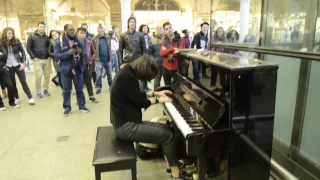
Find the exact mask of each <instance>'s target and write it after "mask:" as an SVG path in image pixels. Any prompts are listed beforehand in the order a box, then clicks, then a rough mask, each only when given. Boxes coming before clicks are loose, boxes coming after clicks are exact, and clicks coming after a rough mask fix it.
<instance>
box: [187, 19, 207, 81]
mask: <svg viewBox="0 0 320 180" xmlns="http://www.w3.org/2000/svg"><path fill="white" fill-rule="evenodd" d="M200 26H201V31H200V32H198V33H197V34H196V35H195V36H194V38H193V40H192V43H191V48H196V49H202V50H205V49H208V45H209V44H208V42H209V38H208V30H209V23H207V22H204V23H202V24H201V25H200ZM198 66H199V67H198V68H199V71H200V69H201V72H202V77H203V78H206V79H208V78H209V76H208V75H207V65H206V64H205V63H204V62H200V61H198Z"/></svg>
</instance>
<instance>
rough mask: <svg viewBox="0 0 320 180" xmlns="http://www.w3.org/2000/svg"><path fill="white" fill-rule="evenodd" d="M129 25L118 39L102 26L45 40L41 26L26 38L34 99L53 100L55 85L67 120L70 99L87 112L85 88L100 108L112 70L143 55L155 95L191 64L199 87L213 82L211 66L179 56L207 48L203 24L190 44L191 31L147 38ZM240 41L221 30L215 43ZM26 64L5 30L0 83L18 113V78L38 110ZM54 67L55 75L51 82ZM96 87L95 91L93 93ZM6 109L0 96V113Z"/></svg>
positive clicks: (164, 28)
mask: <svg viewBox="0 0 320 180" xmlns="http://www.w3.org/2000/svg"><path fill="white" fill-rule="evenodd" d="M127 23H128V30H127V31H126V32H124V33H122V34H119V28H118V27H117V26H113V27H112V30H110V31H108V32H107V31H106V28H105V27H104V26H103V25H99V26H98V29H97V35H93V34H91V33H89V32H88V25H87V24H82V25H81V27H79V28H77V29H74V27H73V26H72V25H71V24H66V25H65V26H64V31H63V33H60V32H59V31H57V30H51V31H50V33H49V34H48V35H47V34H46V33H45V32H46V25H45V23H43V22H39V23H38V27H37V30H36V31H34V32H33V33H32V34H31V35H30V36H29V37H28V39H27V43H26V49H27V53H28V54H29V56H30V59H32V60H33V65H34V71H35V86H36V88H35V89H36V97H37V98H39V99H40V98H43V96H51V94H50V92H49V83H50V80H51V81H52V82H53V83H54V84H55V85H57V86H60V87H61V89H62V95H63V107H64V114H65V115H66V116H67V115H69V114H70V113H71V105H70V97H71V95H72V94H75V95H76V96H77V104H78V106H79V109H80V110H81V111H83V112H89V109H88V108H87V107H86V106H85V104H86V101H85V96H84V93H83V88H84V86H85V87H86V89H87V92H88V95H89V101H91V102H93V103H98V102H99V101H98V99H97V98H96V97H95V94H100V93H101V92H102V84H103V83H102V79H103V78H104V77H106V78H107V82H108V85H109V87H110V86H111V85H112V79H113V77H112V71H113V69H114V71H115V72H118V71H119V70H120V69H121V68H122V67H123V66H124V64H127V63H131V62H133V61H134V60H135V59H137V58H138V57H140V56H142V55H144V54H147V55H150V56H152V57H153V58H154V60H155V61H156V63H157V65H158V69H159V73H158V75H157V77H156V78H155V79H154V89H157V88H158V87H160V82H161V79H162V77H163V80H164V83H165V85H170V84H171V82H172V80H174V79H175V78H176V77H177V75H176V73H177V72H179V73H180V74H183V75H187V74H188V69H189V64H192V67H193V68H192V71H193V76H194V80H195V81H198V82H200V74H202V77H203V78H210V76H209V75H208V74H207V72H206V69H207V67H208V65H206V64H204V63H201V62H198V61H196V60H191V59H181V58H179V56H178V51H179V49H189V48H191V49H208V48H209V38H208V30H209V24H208V23H206V22H204V23H202V24H201V31H200V32H198V33H197V34H195V35H194V37H193V38H192V39H191V38H190V37H189V34H190V32H189V30H187V29H184V30H183V31H182V34H183V36H182V35H180V34H179V33H178V32H177V31H175V30H174V27H173V25H172V24H171V23H170V22H165V23H164V24H159V25H157V26H156V32H155V33H154V34H153V36H150V35H149V34H150V29H149V26H148V25H146V24H142V25H141V26H140V27H139V29H138V31H139V32H137V31H136V23H137V22H136V19H135V18H134V17H130V18H129V19H128V22H127ZM118 37H119V39H118ZM252 38H254V37H252V36H248V37H246V38H245V41H255V40H254V39H252ZM238 40H239V34H238V32H237V31H235V30H232V31H229V32H228V33H227V34H226V35H225V32H224V30H223V28H218V29H217V30H216V31H215V35H214V39H213V40H212V41H214V42H236V41H238ZM217 51H219V49H217ZM51 61H52V62H51ZM25 62H26V53H25V51H24V48H23V47H22V45H21V41H20V40H19V39H18V38H16V36H15V31H14V29H12V28H10V27H7V28H5V29H4V30H3V32H2V37H1V42H0V83H1V88H2V98H7V97H8V99H9V105H10V106H13V107H15V108H18V107H20V99H19V93H18V90H17V83H16V79H15V76H17V77H18V79H19V81H20V83H21V85H22V87H23V90H24V92H25V93H26V95H27V96H28V98H29V101H28V103H29V104H31V105H34V104H35V99H34V97H33V96H32V93H31V91H30V89H29V86H28V84H27V81H26V73H25V71H24V68H25ZM52 64H53V65H54V69H55V71H56V72H57V74H56V75H55V76H54V77H53V78H52V79H50V74H51V65H52ZM211 71H213V72H211V82H212V83H211V86H212V88H213V89H214V88H216V76H217V74H218V72H217V70H214V69H211ZM200 72H201V73H200ZM220 78H221V76H220ZM42 79H43V83H42ZM222 82H223V80H222ZM72 84H73V85H72ZM93 86H95V89H96V90H95V91H96V92H95V93H94V90H93V89H94V87H93ZM141 89H144V90H150V88H149V87H148V85H147V82H141ZM5 109H6V108H5V106H4V103H3V101H2V99H1V96H0V110H5Z"/></svg>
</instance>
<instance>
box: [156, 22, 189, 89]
mask: <svg viewBox="0 0 320 180" xmlns="http://www.w3.org/2000/svg"><path fill="white" fill-rule="evenodd" d="M163 29H164V31H165V38H164V39H163V41H162V46H161V49H160V55H161V56H162V57H163V80H164V84H165V85H166V86H167V85H171V82H172V79H173V80H174V81H175V80H176V78H177V75H176V73H177V71H178V68H179V67H178V66H179V63H178V49H184V47H185V41H182V38H181V37H180V34H179V33H177V32H176V31H175V32H174V31H173V28H172V25H171V23H170V22H165V23H164V24H163Z"/></svg>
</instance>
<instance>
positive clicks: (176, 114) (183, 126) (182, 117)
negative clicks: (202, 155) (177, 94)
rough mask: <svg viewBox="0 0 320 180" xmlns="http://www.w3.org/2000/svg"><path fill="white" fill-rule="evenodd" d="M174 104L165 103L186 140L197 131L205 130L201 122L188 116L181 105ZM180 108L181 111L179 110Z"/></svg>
mask: <svg viewBox="0 0 320 180" xmlns="http://www.w3.org/2000/svg"><path fill="white" fill-rule="evenodd" d="M173 103H174V104H173ZM173 103H165V107H166V109H167V110H168V112H169V114H170V116H171V118H172V119H173V121H174V122H175V124H176V126H177V127H178V128H179V130H180V131H181V132H182V134H183V136H184V138H187V135H188V134H191V133H194V132H195V131H199V130H203V127H202V126H201V125H200V124H199V122H198V121H197V120H196V119H195V118H194V117H193V116H191V115H190V114H188V113H187V112H186V111H185V110H184V109H183V107H182V106H181V105H180V104H177V103H175V101H174V102H173ZM179 105H180V106H181V107H180V106H179ZM179 107H180V108H181V109H179Z"/></svg>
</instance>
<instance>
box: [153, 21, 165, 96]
mask: <svg viewBox="0 0 320 180" xmlns="http://www.w3.org/2000/svg"><path fill="white" fill-rule="evenodd" d="M163 38H164V31H163V27H162V24H158V25H157V27H156V34H155V35H154V37H153V39H152V55H153V57H154V59H155V61H156V63H157V65H158V70H159V71H158V74H157V76H156V77H155V78H154V90H156V89H157V88H159V87H160V82H161V78H162V69H163V57H162V56H161V55H160V48H161V45H162V40H163Z"/></svg>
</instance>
